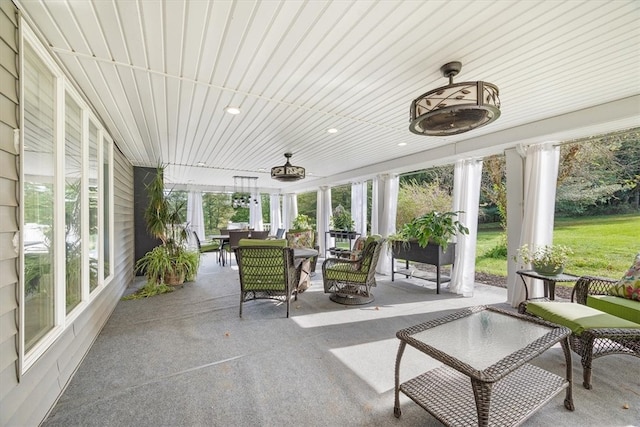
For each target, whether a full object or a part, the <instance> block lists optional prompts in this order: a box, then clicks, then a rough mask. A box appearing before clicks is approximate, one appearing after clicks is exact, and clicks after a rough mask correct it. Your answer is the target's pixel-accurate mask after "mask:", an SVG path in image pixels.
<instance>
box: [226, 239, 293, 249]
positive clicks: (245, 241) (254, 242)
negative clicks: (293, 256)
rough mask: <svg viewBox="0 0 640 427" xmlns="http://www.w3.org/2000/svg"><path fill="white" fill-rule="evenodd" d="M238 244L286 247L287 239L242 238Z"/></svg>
mask: <svg viewBox="0 0 640 427" xmlns="http://www.w3.org/2000/svg"><path fill="white" fill-rule="evenodd" d="M238 246H245V247H246V246H263V247H264V246H268V247H271V248H286V247H287V241H286V240H285V239H273V240H264V239H240V242H239V243H238Z"/></svg>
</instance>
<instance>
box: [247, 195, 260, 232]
mask: <svg viewBox="0 0 640 427" xmlns="http://www.w3.org/2000/svg"><path fill="white" fill-rule="evenodd" d="M249 228H253V229H254V230H256V231H262V228H263V220H262V197H260V193H252V194H251V201H250V202H249Z"/></svg>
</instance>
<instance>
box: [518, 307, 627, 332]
mask: <svg viewBox="0 0 640 427" xmlns="http://www.w3.org/2000/svg"><path fill="white" fill-rule="evenodd" d="M527 311H528V312H529V313H531V314H534V315H536V316H538V317H542V318H543V319H545V320H548V321H549V322H552V323H557V324H558V325H562V326H566V327H567V328H569V329H571V331H572V332H573V333H574V334H576V335H580V334H581V333H582V332H584V331H586V330H588V329H598V328H634V329H640V324H637V323H633V322H630V321H628V320H626V319H622V318H620V317H616V316H613V315H611V314H608V313H604V312H602V311H600V310H596V309H595V308H591V307H587V306H586V305H582V304H573V303H570V302H567V303H563V302H553V301H551V302H530V303H529V304H527Z"/></svg>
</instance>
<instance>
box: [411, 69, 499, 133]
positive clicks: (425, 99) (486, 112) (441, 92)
mask: <svg viewBox="0 0 640 427" xmlns="http://www.w3.org/2000/svg"><path fill="white" fill-rule="evenodd" d="M461 69H462V64H461V63H460V62H457V61H456V62H449V63H447V64H445V65H443V66H442V67H440V71H442V74H443V76H444V77H448V78H449V84H448V85H447V86H443V87H439V88H437V89H434V90H430V91H429V92H427V93H424V94H422V95H420V96H419V97H418V98H416V99H414V100H413V102H412V103H411V110H410V122H411V123H410V125H409V130H410V131H411V132H413V133H415V134H417V135H427V136H448V135H456V134H459V133H464V132H468V131H470V130H472V129H476V128H479V127H482V126H485V125H488V124H489V123H491V122H493V121H495V120H496V119H497V118H498V117H500V98H499V90H498V87H497V86H496V85H494V84H491V83H487V82H482V81H477V82H464V83H453V77H454V76H456V75H457V74H458V73H459V72H460V70H461Z"/></svg>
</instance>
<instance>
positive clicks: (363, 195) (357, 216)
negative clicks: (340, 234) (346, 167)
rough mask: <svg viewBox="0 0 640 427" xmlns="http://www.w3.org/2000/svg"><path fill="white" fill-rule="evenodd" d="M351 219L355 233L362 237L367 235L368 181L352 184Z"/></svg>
mask: <svg viewBox="0 0 640 427" xmlns="http://www.w3.org/2000/svg"><path fill="white" fill-rule="evenodd" d="M351 218H353V221H354V223H355V231H357V232H358V233H360V234H361V235H362V236H365V235H366V234H367V181H364V182H354V183H352V184H351Z"/></svg>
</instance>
